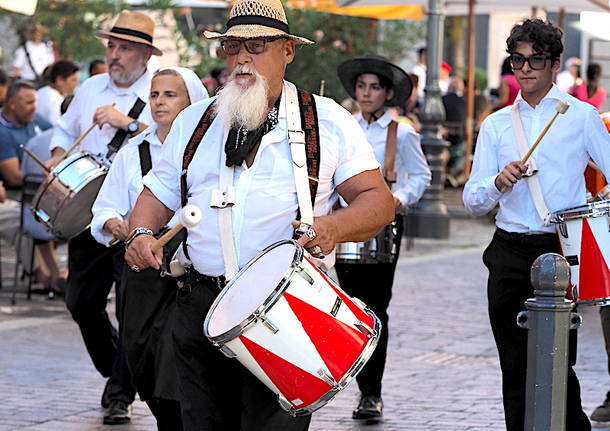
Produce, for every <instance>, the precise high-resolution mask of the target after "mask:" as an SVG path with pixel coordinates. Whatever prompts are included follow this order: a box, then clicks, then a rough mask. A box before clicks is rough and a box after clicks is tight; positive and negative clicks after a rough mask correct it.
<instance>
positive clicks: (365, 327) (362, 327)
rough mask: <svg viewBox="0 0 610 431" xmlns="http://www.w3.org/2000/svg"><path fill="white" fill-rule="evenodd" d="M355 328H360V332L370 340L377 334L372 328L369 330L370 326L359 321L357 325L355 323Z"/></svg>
mask: <svg viewBox="0 0 610 431" xmlns="http://www.w3.org/2000/svg"><path fill="white" fill-rule="evenodd" d="M354 326H355V327H356V328H358V329H359V330H360V332H362V333H363V334H364V335H366V336H367V337H369V338H371V337H372V336H373V335H374V334H375V331H373V330H372V329H371V328H369V326H368V325H367V324H365V323H364V322H361V321H360V320H358V321H357V322H356V323H354Z"/></svg>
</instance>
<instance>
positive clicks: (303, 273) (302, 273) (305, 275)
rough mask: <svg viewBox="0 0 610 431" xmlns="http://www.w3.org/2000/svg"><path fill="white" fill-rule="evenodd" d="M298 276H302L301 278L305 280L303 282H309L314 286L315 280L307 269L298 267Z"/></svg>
mask: <svg viewBox="0 0 610 431" xmlns="http://www.w3.org/2000/svg"><path fill="white" fill-rule="evenodd" d="M297 274H299V275H300V276H301V278H303V280H305V281H306V282H308V283H309V284H311V285H312V286H313V284H314V279H313V277H312V276H311V275H309V273H308V272H307V271H306V270H305V268H303V267H298V268H297Z"/></svg>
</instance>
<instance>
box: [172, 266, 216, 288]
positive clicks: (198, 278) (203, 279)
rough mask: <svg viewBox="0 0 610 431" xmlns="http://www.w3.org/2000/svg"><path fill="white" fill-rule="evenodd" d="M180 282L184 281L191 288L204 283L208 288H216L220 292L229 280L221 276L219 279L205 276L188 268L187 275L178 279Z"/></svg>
mask: <svg viewBox="0 0 610 431" xmlns="http://www.w3.org/2000/svg"><path fill="white" fill-rule="evenodd" d="M178 279H179V281H182V282H183V283H184V284H185V285H187V284H188V285H190V286H191V287H192V286H193V285H194V284H197V283H203V284H205V285H206V286H208V287H212V286H215V287H216V288H217V289H218V290H219V291H220V290H222V289H223V288H224V287H225V285H226V284H227V279H226V278H225V276H224V275H220V276H218V277H214V276H212V275H205V274H202V273H200V272H199V271H196V270H195V269H193V268H187V269H186V273H185V274H184V275H183V276H181V277H178Z"/></svg>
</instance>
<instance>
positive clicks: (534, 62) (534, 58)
mask: <svg viewBox="0 0 610 431" xmlns="http://www.w3.org/2000/svg"><path fill="white" fill-rule="evenodd" d="M553 58H555V57H553V56H552V55H544V54H534V55H530V56H529V57H524V56H522V55H521V54H511V56H510V67H512V68H513V70H521V69H523V65H524V64H525V62H526V61H527V62H528V64H529V65H530V68H531V69H532V70H542V69H544V68H545V66H546V61H547V60H551V59H553Z"/></svg>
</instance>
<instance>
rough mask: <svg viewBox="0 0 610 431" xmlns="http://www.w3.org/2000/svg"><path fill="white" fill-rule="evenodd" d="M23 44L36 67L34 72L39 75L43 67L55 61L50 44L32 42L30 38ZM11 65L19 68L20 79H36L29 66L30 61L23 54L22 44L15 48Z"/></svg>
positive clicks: (40, 75)
mask: <svg viewBox="0 0 610 431" xmlns="http://www.w3.org/2000/svg"><path fill="white" fill-rule="evenodd" d="M25 46H26V48H27V50H28V54H30V60H31V61H32V65H33V66H34V69H36V73H38V76H39V77H42V72H44V69H45V67H47V66H48V65H50V64H53V62H54V61H55V54H54V53H53V48H52V47H51V46H50V44H47V43H44V42H40V43H34V42H32V41H31V40H28V41H27V42H26V43H25ZM13 67H17V68H19V69H20V70H21V79H26V80H30V81H33V80H34V79H36V74H35V73H34V71H33V70H32V68H31V67H30V62H29V61H28V58H27V56H26V55H25V51H24V50H23V46H19V47H18V48H17V49H16V50H15V58H14V60H13Z"/></svg>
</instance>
